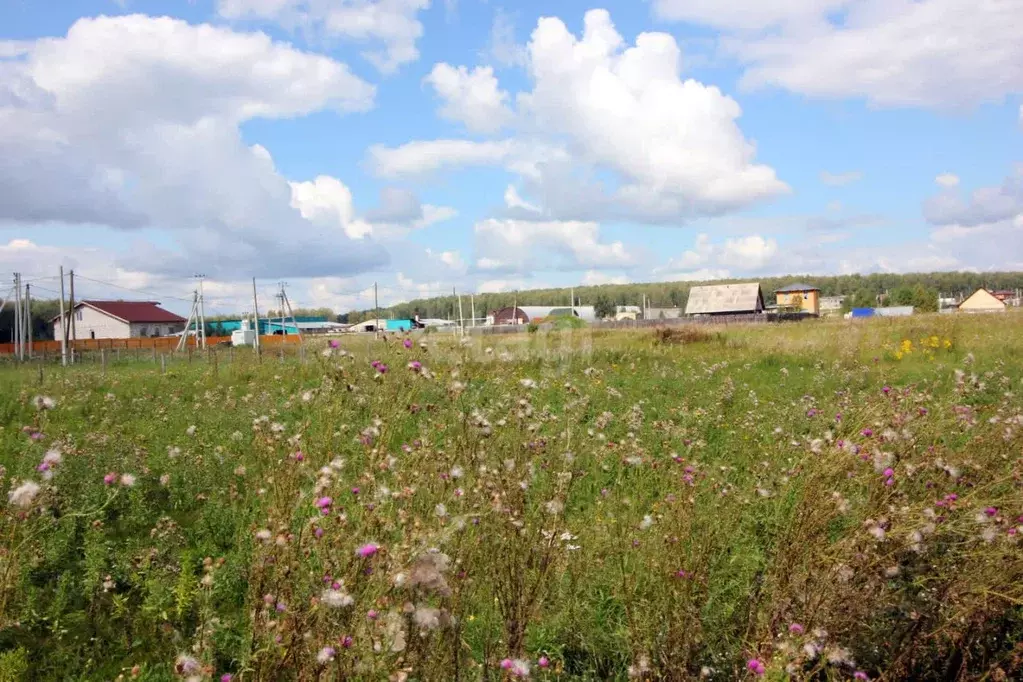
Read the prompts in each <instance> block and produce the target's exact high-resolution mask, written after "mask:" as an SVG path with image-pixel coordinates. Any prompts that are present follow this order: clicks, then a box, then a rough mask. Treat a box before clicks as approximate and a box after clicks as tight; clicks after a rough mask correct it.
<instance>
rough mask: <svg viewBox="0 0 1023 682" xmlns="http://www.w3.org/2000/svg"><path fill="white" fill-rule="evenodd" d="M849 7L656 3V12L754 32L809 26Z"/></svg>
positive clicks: (754, 0) (835, 1)
mask: <svg viewBox="0 0 1023 682" xmlns="http://www.w3.org/2000/svg"><path fill="white" fill-rule="evenodd" d="M849 4H851V0H653V9H654V13H655V14H656V15H657V16H658V17H659V18H661V19H667V20H674V21H687V22H691V23H695V24H704V25H707V26H713V27H715V28H721V29H736V30H743V31H754V30H760V29H766V28H772V27H776V26H780V25H786V26H787V25H792V24H796V25H799V24H806V23H810V22H813V21H815V20H817V19H818V17H819V16H821V15H823V14H826V13H828V12H833V11H835V10H837V9H840V8H842V7H843V6H846V5H849Z"/></svg>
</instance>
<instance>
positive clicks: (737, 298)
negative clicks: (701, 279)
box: [686, 282, 764, 316]
mask: <svg viewBox="0 0 1023 682" xmlns="http://www.w3.org/2000/svg"><path fill="white" fill-rule="evenodd" d="M762 312H764V292H763V291H762V290H761V288H760V284H759V283H758V282H750V283H744V284H711V285H705V286H698V287H693V288H692V289H690V290H689V300H688V301H687V302H686V315H701V316H702V315H749V314H754V313H762Z"/></svg>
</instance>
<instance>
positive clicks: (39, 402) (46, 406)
mask: <svg viewBox="0 0 1023 682" xmlns="http://www.w3.org/2000/svg"><path fill="white" fill-rule="evenodd" d="M32 404H33V405H35V407H36V409H37V410H40V411H42V410H52V409H53V408H54V407H56V406H57V401H56V400H54V399H53V398H51V397H50V396H48V395H37V396H36V397H35V398H33V399H32Z"/></svg>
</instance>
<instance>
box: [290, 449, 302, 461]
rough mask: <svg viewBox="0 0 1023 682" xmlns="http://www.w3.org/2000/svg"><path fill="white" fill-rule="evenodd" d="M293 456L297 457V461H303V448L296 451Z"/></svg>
mask: <svg viewBox="0 0 1023 682" xmlns="http://www.w3.org/2000/svg"><path fill="white" fill-rule="evenodd" d="M292 457H293V458H294V459H295V461H296V462H301V461H303V460H304V459H305V455H303V454H302V451H301V450H298V451H296V452H295V454H294V455H292Z"/></svg>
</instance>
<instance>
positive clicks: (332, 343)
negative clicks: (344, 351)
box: [327, 339, 341, 348]
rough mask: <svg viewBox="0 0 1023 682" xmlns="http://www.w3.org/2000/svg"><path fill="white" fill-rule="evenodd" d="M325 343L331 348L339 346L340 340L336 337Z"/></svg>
mask: <svg viewBox="0 0 1023 682" xmlns="http://www.w3.org/2000/svg"><path fill="white" fill-rule="evenodd" d="M327 345H328V346H330V347H331V348H340V347H341V342H340V341H338V340H337V339H331V340H330V341H328V342H327Z"/></svg>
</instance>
